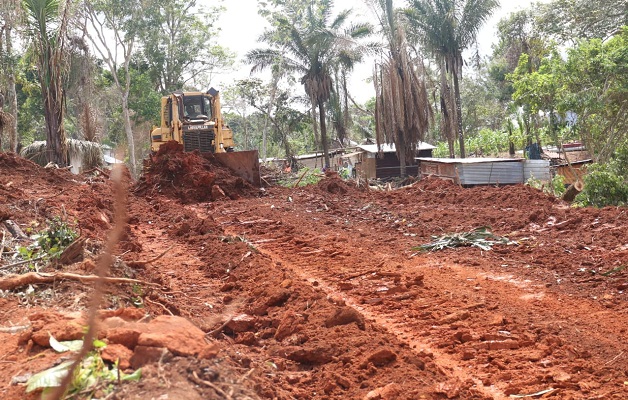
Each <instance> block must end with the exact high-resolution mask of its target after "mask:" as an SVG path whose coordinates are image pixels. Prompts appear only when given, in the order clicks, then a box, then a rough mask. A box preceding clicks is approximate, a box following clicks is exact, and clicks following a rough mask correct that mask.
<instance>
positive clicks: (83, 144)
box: [20, 139, 104, 174]
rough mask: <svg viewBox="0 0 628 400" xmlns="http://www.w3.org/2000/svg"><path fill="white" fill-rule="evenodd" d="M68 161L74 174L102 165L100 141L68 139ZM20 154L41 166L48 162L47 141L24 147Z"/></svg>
mask: <svg viewBox="0 0 628 400" xmlns="http://www.w3.org/2000/svg"><path fill="white" fill-rule="evenodd" d="M67 149H68V154H67V156H68V161H69V163H70V166H71V168H70V171H71V172H72V173H73V174H80V173H81V172H83V171H87V170H89V169H92V168H95V167H102V166H103V163H104V157H103V150H102V148H101V146H100V143H96V142H88V141H86V140H77V139H68V140H67ZM20 155H21V156H22V157H24V158H26V159H28V160H31V161H33V162H34V163H36V164H39V165H41V166H46V165H47V164H48V158H47V157H46V142H45V141H43V140H42V141H36V142H33V143H32V144H29V145H28V146H26V147H24V148H23V149H22V151H21V152H20Z"/></svg>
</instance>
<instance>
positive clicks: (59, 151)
mask: <svg viewBox="0 0 628 400" xmlns="http://www.w3.org/2000/svg"><path fill="white" fill-rule="evenodd" d="M22 4H23V6H24V9H25V10H26V12H27V15H28V28H29V31H30V35H31V38H32V40H33V44H34V50H35V53H36V54H37V66H38V73H39V83H40V85H41V92H42V94H43V100H44V118H45V121H46V148H47V151H46V157H47V160H48V162H52V163H55V164H57V165H59V166H66V165H67V163H68V159H67V149H66V146H67V141H66V135H65V129H64V126H63V119H64V116H65V115H64V114H65V113H64V108H65V92H64V88H63V86H64V83H65V80H66V77H67V76H66V75H67V74H66V64H67V63H66V56H65V40H66V31H67V23H68V19H69V14H68V12H69V10H68V7H67V3H66V2H61V1H59V0H23V3H22Z"/></svg>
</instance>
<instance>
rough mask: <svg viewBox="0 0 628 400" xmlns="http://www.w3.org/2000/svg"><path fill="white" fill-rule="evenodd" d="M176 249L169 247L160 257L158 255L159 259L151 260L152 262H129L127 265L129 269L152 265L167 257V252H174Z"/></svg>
mask: <svg viewBox="0 0 628 400" xmlns="http://www.w3.org/2000/svg"><path fill="white" fill-rule="evenodd" d="M173 248H174V245H173V246H170V247H168V248H167V249H166V250H164V251H163V252H162V253H161V254H160V255H158V256H157V257H154V258H151V259H150V260H146V261H129V262H128V263H126V264H127V265H128V266H129V267H145V266H147V265H148V264H152V263H154V262H155V261H157V260H159V259H160V258H161V257H163V256H165V255H166V253H167V252H169V251H170V250H172V249H173Z"/></svg>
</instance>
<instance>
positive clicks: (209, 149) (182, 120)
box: [150, 88, 260, 186]
mask: <svg viewBox="0 0 628 400" xmlns="http://www.w3.org/2000/svg"><path fill="white" fill-rule="evenodd" d="M150 140H151V150H152V151H157V150H159V147H161V145H162V144H164V143H166V142H169V141H171V140H174V141H176V142H178V143H180V144H182V145H183V151H194V150H198V151H199V152H201V153H214V156H215V158H216V160H218V161H219V162H220V163H222V164H223V165H225V166H227V167H229V168H231V169H232V170H233V171H234V172H235V173H236V174H237V175H239V176H241V177H242V178H244V179H246V180H248V181H249V182H251V183H252V184H254V185H256V186H260V174H259V158H258V157H259V156H258V152H257V150H249V151H234V142H233V132H232V131H231V129H230V128H229V126H228V125H227V124H226V123H225V121H224V120H223V119H222V113H221V107H220V93H219V92H218V91H217V90H216V89H214V88H211V89H209V90H208V91H207V92H182V91H177V92H174V93H171V94H169V95H168V96H164V97H162V98H161V126H159V127H154V128H153V130H152V131H151V133H150Z"/></svg>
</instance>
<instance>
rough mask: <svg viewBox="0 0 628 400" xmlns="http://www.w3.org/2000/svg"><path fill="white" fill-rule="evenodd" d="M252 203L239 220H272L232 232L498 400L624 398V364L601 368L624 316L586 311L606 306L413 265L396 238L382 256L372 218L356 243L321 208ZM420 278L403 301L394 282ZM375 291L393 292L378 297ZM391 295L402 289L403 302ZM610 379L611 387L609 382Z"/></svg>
mask: <svg viewBox="0 0 628 400" xmlns="http://www.w3.org/2000/svg"><path fill="white" fill-rule="evenodd" d="M262 203H263V202H262ZM275 203H277V202H276V201H275ZM248 207H249V208H248V210H250V216H246V214H245V215H242V214H240V216H241V217H242V218H243V219H242V220H241V221H252V220H253V219H252V217H251V216H252V215H255V216H256V217H255V218H258V219H259V218H262V219H263V220H264V221H265V222H263V223H259V224H245V225H242V224H239V222H238V221H240V220H238V219H236V220H233V219H231V220H229V221H227V220H223V223H225V225H227V226H226V229H227V230H229V231H230V232H232V233H234V234H235V233H236V232H237V234H244V235H247V237H248V238H249V240H252V241H253V242H255V243H258V244H257V246H258V247H259V248H260V250H261V251H262V252H264V253H266V254H268V255H270V256H271V257H273V258H275V259H277V260H279V261H281V262H282V263H284V265H287V266H289V268H290V269H292V270H293V271H294V272H295V273H296V274H298V275H299V276H301V277H302V278H303V279H306V280H308V281H309V282H311V283H312V284H313V285H319V286H320V287H322V288H324V289H325V290H326V291H327V293H328V294H329V295H330V296H341V297H342V298H343V300H344V301H345V302H346V303H347V304H349V305H351V306H353V307H355V308H356V309H358V310H360V311H361V312H362V313H363V314H364V315H365V316H366V317H368V318H370V319H372V320H373V321H375V322H376V323H377V324H379V325H380V326H382V327H384V328H386V329H387V330H388V331H389V332H392V333H393V334H395V335H396V336H397V337H398V338H399V339H400V340H403V341H405V342H406V343H408V344H409V345H410V346H411V347H412V348H415V349H419V351H420V349H423V350H427V351H430V352H432V353H433V354H434V356H435V362H436V363H437V364H438V365H439V366H440V367H441V368H442V370H443V372H444V373H446V375H447V376H450V377H452V378H455V379H457V380H458V382H467V384H468V382H473V383H474V384H475V385H476V387H477V388H478V389H479V390H480V391H482V393H484V394H486V395H489V396H490V397H492V398H496V399H497V398H503V397H505V396H508V395H510V394H518V393H532V392H534V391H539V390H543V389H548V388H554V389H557V392H556V393H563V395H564V396H568V397H569V396H571V395H573V394H574V393H579V394H581V395H583V394H584V395H585V396H586V397H587V398H621V397H617V396H621V393H622V392H623V391H625V389H624V388H622V386H621V385H622V383H623V382H622V381H621V379H622V377H621V373H622V372H621V368H619V369H614V370H613V369H610V368H601V369H602V371H601V372H600V371H596V368H599V367H600V366H607V364H605V362H607V360H612V356H613V355H614V356H619V357H620V360H621V355H622V354H625V352H626V350H628V349H627V348H626V345H625V343H626V341H625V337H626V330H625V322H626V319H625V318H620V319H619V320H618V321H617V323H613V324H610V325H609V324H606V325H604V326H598V325H597V324H596V322H595V321H594V320H592V319H590V318H587V317H586V316H585V317H582V314H586V315H589V314H590V315H599V313H603V312H605V311H604V309H603V308H602V307H601V306H600V305H599V304H596V303H593V302H587V301H584V302H583V300H582V299H575V300H570V299H569V295H567V294H563V295H555V294H553V293H551V292H549V291H548V290H544V289H545V287H544V286H543V285H540V284H536V285H535V284H533V283H532V282H524V281H523V279H516V278H515V277H513V276H509V275H503V274H501V273H494V272H492V273H487V272H485V271H484V269H489V270H496V269H499V266H492V265H490V264H489V265H483V266H482V267H483V268H474V267H468V266H460V265H453V264H449V263H447V262H441V263H439V261H438V259H439V257H438V256H435V255H432V256H430V259H426V258H424V257H423V258H416V259H414V260H412V261H408V260H407V253H408V252H407V249H405V248H404V247H403V246H402V247H400V246H399V245H398V244H395V242H394V241H390V240H388V241H387V246H386V250H387V252H386V253H384V252H381V249H382V247H383V246H379V247H375V246H374V245H373V244H375V243H377V242H378V240H379V239H380V238H381V237H385V236H386V235H388V233H385V234H384V235H379V237H374V236H372V235H377V231H376V230H372V228H371V226H372V224H373V221H369V222H368V223H367V224H366V226H364V227H363V229H362V228H360V229H359V231H360V234H359V235H357V236H358V237H359V240H356V239H355V236H356V235H353V236H352V235H346V236H340V235H338V232H339V230H337V229H335V227H330V225H332V223H330V220H329V219H327V220H326V219H325V217H324V216H321V215H320V213H318V214H316V213H312V212H303V210H299V209H298V208H297V207H293V208H292V209H288V208H287V207H281V206H279V207H272V210H273V213H269V212H268V211H267V210H270V209H271V208H270V207H269V208H266V207H268V204H267V203H266V204H260V205H258V206H257V207H251V204H250V203H249V204H248ZM240 211H246V210H240ZM306 211H307V210H306ZM325 211H327V210H325ZM297 214H298V217H296V218H295V215H297ZM273 215H274V217H273ZM308 216H311V218H309V219H308V218H307V217H308ZM344 218H345V220H346V221H348V223H345V225H351V226H353V228H354V231H355V230H356V229H357V228H356V227H358V226H360V224H361V223H362V222H361V221H353V220H351V218H350V216H347V214H344ZM332 219H333V218H332ZM388 219H390V217H389V218H388ZM386 222H387V221H381V222H380V223H381V224H384V223H386ZM375 224H377V222H375ZM321 225H322V226H324V227H325V228H324V229H323V230H324V231H329V232H331V233H330V234H328V235H325V234H321V232H320V230H317V229H316V228H317V227H320V226H321ZM369 228H371V229H369ZM340 232H342V231H340ZM347 260H351V261H352V262H351V263H350V265H347ZM381 260H385V261H386V262H384V263H382V262H381ZM419 260H420V261H419ZM378 268H379V269H386V270H388V271H390V270H391V269H392V270H394V271H396V274H397V275H394V273H393V275H390V276H384V277H377V276H376V275H377V274H375V273H373V272H372V270H374V269H378ZM347 274H349V275H350V274H358V275H359V276H356V278H355V279H354V280H356V281H358V282H359V283H358V284H356V285H347V284H346V282H343V280H342V279H339V278H338V276H343V275H347ZM417 274H419V275H423V279H422V281H423V282H425V285H426V286H425V287H423V288H422V289H421V290H420V291H419V293H418V294H413V295H412V296H411V297H409V298H405V299H404V298H403V296H404V293H408V292H411V291H412V289H411V288H407V287H406V289H407V290H402V291H401V292H397V291H395V289H396V288H400V287H402V286H403V283H402V282H399V281H398V282H395V280H394V279H393V278H394V277H396V278H401V279H402V280H405V283H406V286H407V282H411V281H412V279H413V278H412V276H413V275H414V277H416V276H418V275H417ZM369 275H371V276H369ZM373 276H375V278H373ZM390 289H393V290H390ZM397 290H399V289H397ZM378 291H381V292H386V293H387V294H383V293H382V294H381V295H377V293H378ZM388 292H390V293H393V292H394V293H397V294H396V296H397V297H396V298H397V299H400V300H395V295H393V296H390V294H389V293H388ZM421 296H423V297H421ZM388 297H390V298H392V300H391V299H389V298H388ZM417 298H418V299H417ZM422 301H425V303H423V304H421V302H422ZM416 303H419V304H416ZM623 316H624V317H625V314H624V315H623ZM561 321H565V322H567V323H561ZM618 332H619V333H618ZM617 336H620V337H617ZM417 337H419V338H425V339H417ZM620 338H622V339H624V340H621V339H620ZM621 343H624V344H621ZM617 361H618V360H615V361H613V362H617ZM604 381H606V382H611V384H607V385H602V384H601V383H600V382H604ZM613 382H615V383H614V384H613ZM452 390H455V389H452ZM599 396H601V397H599Z"/></svg>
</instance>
